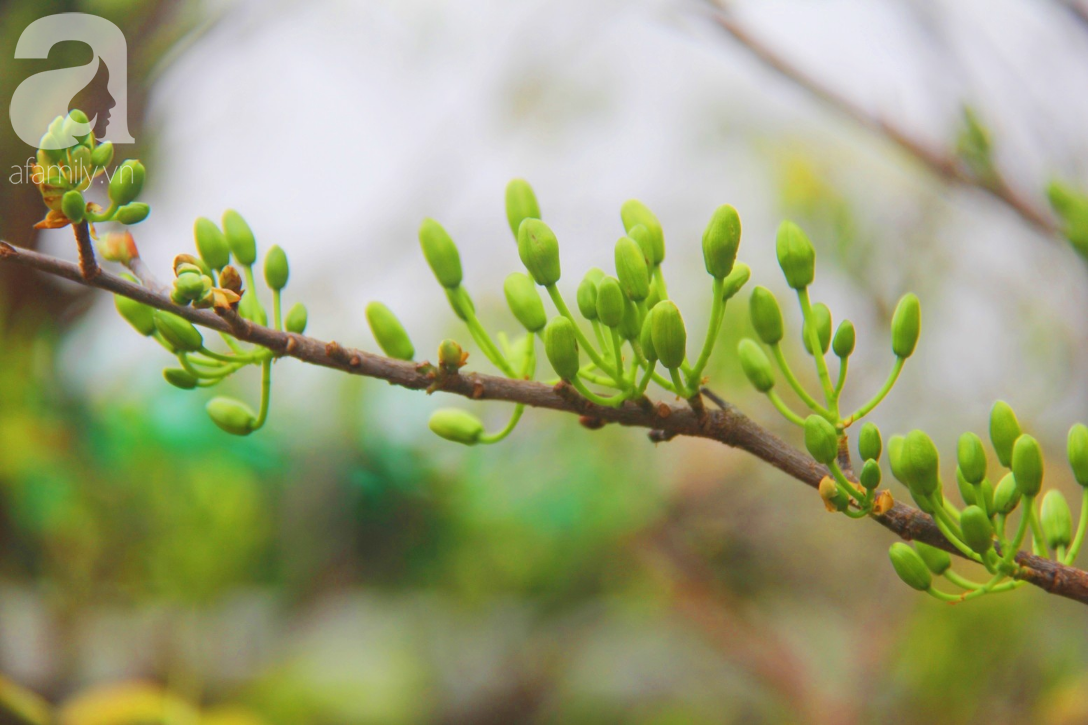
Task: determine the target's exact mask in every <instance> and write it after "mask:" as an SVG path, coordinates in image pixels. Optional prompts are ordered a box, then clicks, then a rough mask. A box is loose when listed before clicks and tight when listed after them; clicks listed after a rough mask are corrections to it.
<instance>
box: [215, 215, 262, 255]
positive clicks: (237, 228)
mask: <svg viewBox="0 0 1088 725" xmlns="http://www.w3.org/2000/svg"><path fill="white" fill-rule="evenodd" d="M223 235H224V236H225V237H226V238H227V244H229V245H230V251H231V252H232V253H233V254H234V258H235V259H237V260H238V263H239V264H242V265H245V266H246V267H252V266H253V265H254V264H256V263H257V239H256V237H254V236H253V230H252V229H250V227H249V224H248V223H247V222H246V220H245V219H243V218H242V215H241V214H239V213H238V212H236V211H234V210H233V209H227V210H226V211H225V212H223Z"/></svg>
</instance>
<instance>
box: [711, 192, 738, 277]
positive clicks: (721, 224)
mask: <svg viewBox="0 0 1088 725" xmlns="http://www.w3.org/2000/svg"><path fill="white" fill-rule="evenodd" d="M739 248H740V215H739V214H737V210H736V209H734V208H733V207H731V206H729V205H728V204H723V205H722V206H719V207H718V208H717V209H716V210H715V211H714V215H713V216H712V217H710V223H709V224H707V225H706V231H704V232H703V263H704V264H705V265H706V271H707V273H708V274H709V275H710V276H711V277H714V278H715V279H725V278H726V277H728V276H729V273H730V272H732V271H733V264H734V262H736V261H737V250H738V249H739Z"/></svg>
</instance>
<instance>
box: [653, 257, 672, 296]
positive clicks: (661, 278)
mask: <svg viewBox="0 0 1088 725" xmlns="http://www.w3.org/2000/svg"><path fill="white" fill-rule="evenodd" d="M654 279H656V280H657V291H658V294H659V296H660V297H661V299H663V300H667V299H669V290H668V288H666V287H665V273H664V272H662V271H661V265H660V264H659V265H657V266H656V267H654Z"/></svg>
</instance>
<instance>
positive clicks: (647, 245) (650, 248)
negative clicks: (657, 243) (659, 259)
mask: <svg viewBox="0 0 1088 725" xmlns="http://www.w3.org/2000/svg"><path fill="white" fill-rule="evenodd" d="M627 236H629V237H631V239H634V240H635V244H637V245H638V248H639V249H641V250H642V256H643V257H645V258H646V264H647V265H648V266H649V267H650V268H651V269H653V267H654V263H653V259H654V242H653V238H652V237H651V235H650V232H649V230H648V229H646V227H644V226H642V225H641V224H636V225H635V226H633V227H631V228H630V229H628V230H627Z"/></svg>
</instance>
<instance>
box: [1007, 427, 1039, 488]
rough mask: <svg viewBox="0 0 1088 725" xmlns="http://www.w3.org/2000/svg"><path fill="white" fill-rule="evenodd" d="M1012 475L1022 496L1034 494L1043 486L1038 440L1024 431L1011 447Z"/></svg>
mask: <svg viewBox="0 0 1088 725" xmlns="http://www.w3.org/2000/svg"><path fill="white" fill-rule="evenodd" d="M1012 475H1013V476H1014V477H1015V478H1016V487H1017V488H1018V489H1020V493H1021V494H1022V495H1024V496H1035V495H1036V494H1038V493H1039V490H1040V489H1041V488H1042V487H1043V451H1042V449H1041V448H1039V441H1037V440H1035V439H1034V438H1032V437H1031V436H1030V435H1028V434H1027V433H1024V434H1023V435H1021V436H1020V437H1019V438H1017V439H1016V443H1015V444H1014V445H1013V447H1012Z"/></svg>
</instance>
